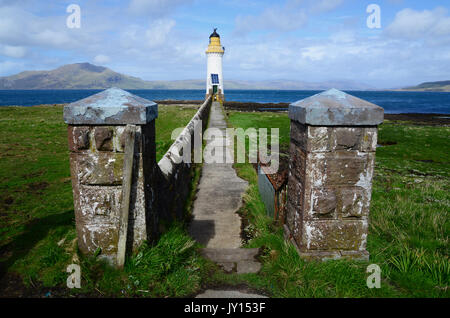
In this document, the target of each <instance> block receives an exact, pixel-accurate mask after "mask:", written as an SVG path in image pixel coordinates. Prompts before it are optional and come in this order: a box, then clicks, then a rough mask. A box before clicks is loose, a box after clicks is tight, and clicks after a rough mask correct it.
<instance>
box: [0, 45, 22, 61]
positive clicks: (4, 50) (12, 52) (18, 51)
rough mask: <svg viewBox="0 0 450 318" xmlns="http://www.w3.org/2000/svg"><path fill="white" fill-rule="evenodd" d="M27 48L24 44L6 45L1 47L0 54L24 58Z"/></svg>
mask: <svg viewBox="0 0 450 318" xmlns="http://www.w3.org/2000/svg"><path fill="white" fill-rule="evenodd" d="M26 53H27V50H26V49H25V48H24V47H22V46H11V45H4V46H1V47H0V54H1V55H4V56H8V57H14V58H22V57H24V56H25V54H26Z"/></svg>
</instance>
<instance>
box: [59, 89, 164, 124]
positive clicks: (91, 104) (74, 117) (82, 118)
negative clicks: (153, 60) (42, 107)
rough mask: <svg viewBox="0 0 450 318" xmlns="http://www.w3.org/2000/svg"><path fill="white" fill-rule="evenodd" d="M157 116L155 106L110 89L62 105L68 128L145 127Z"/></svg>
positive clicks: (144, 100)
mask: <svg viewBox="0 0 450 318" xmlns="http://www.w3.org/2000/svg"><path fill="white" fill-rule="evenodd" d="M157 117H158V105H157V104H156V103H154V102H152V101H150V100H148V99H145V98H141V97H139V96H136V95H133V94H131V93H129V92H127V91H124V90H123V89H120V88H117V87H113V88H109V89H106V90H104V91H102V92H100V93H98V94H95V95H92V96H89V97H86V98H84V99H81V100H79V101H76V102H73V103H71V104H68V105H66V106H64V121H65V122H66V123H67V124H70V125H126V124H135V125H145V124H147V123H149V122H151V121H152V120H154V119H155V118H157Z"/></svg>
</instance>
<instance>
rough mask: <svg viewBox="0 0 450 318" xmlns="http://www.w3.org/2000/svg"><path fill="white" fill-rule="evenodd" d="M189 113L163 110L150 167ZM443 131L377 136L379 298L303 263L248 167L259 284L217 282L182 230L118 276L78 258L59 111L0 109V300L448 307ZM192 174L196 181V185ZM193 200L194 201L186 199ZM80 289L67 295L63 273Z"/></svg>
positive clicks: (448, 133) (353, 279)
mask: <svg viewBox="0 0 450 318" xmlns="http://www.w3.org/2000/svg"><path fill="white" fill-rule="evenodd" d="M194 113H195V109H194V108H189V107H173V106H160V107H159V118H158V119H157V121H156V130H157V157H158V160H159V159H160V158H161V157H162V155H163V154H164V153H165V151H166V150H167V149H168V147H169V146H170V144H171V143H172V141H171V139H170V136H171V133H172V130H173V129H174V128H176V127H181V126H183V125H185V124H186V123H187V122H188V121H189V119H190V118H191V117H192V116H193V114H194ZM228 121H229V123H230V125H232V126H234V127H242V128H248V127H254V128H259V127H261V128H271V127H277V128H280V148H281V149H287V145H288V144H289V120H288V118H287V115H286V114H275V113H240V112H229V117H228ZM449 137H450V128H449V127H439V126H416V125H414V124H412V123H408V122H397V123H394V122H385V123H384V124H383V125H382V126H381V127H380V135H379V143H380V144H381V145H384V146H383V147H381V148H378V150H377V158H376V169H375V176H374V184H373V198H372V206H371V223H370V224H371V225H370V233H369V238H368V250H369V252H370V254H371V260H370V263H376V264H378V265H380V267H381V268H382V285H381V289H368V288H367V287H366V277H367V275H368V274H367V273H366V267H367V265H368V264H369V263H365V262H348V261H332V262H326V263H316V262H304V261H302V260H301V259H300V258H299V257H298V255H297V252H296V251H295V249H294V248H293V247H292V246H291V245H290V244H287V243H286V242H285V241H284V239H283V234H282V229H281V227H280V226H279V225H278V224H276V223H275V222H273V221H272V220H271V219H270V218H268V217H267V216H266V214H265V207H264V205H263V203H262V202H261V200H260V198H259V193H258V188H257V175H256V173H255V170H254V168H253V166H252V165H250V164H236V169H237V171H238V174H239V175H240V176H241V177H242V178H245V179H246V180H248V181H249V184H250V187H249V189H248V191H247V193H246V195H245V204H244V206H243V207H242V209H241V210H240V213H241V214H242V215H243V216H244V217H245V218H247V219H248V220H249V225H248V226H247V227H246V229H245V231H246V234H247V235H248V236H249V237H251V240H250V241H249V243H248V247H260V248H262V251H263V254H262V256H261V261H262V263H263V267H262V270H261V272H260V273H259V274H244V275H237V274H224V273H223V272H222V271H220V270H218V268H217V266H215V265H214V264H212V263H210V262H208V261H206V260H205V259H203V258H202V257H200V256H199V254H198V251H197V247H198V246H197V244H195V243H194V242H193V240H192V239H191V238H190V237H189V236H188V235H187V233H186V231H185V228H184V225H183V224H175V225H174V226H173V227H172V228H171V229H170V230H169V231H168V232H167V233H166V234H164V235H163V236H162V238H161V239H160V240H159V242H158V243H157V244H156V245H154V246H143V247H142V248H141V250H140V251H139V252H138V253H137V254H135V255H133V256H132V257H130V258H128V260H127V263H126V266H125V269H124V271H118V270H115V269H112V268H111V267H109V266H107V265H106V264H104V263H102V262H99V261H98V259H97V258H96V257H90V258H87V257H83V256H81V255H80V254H79V253H77V247H76V233H75V221H74V212H73V200H72V189H71V183H70V172H69V160H68V150H67V128H66V125H65V124H64V123H63V121H62V107H61V106H38V107H0V159H1V160H0V169H1V170H0V171H1V172H0V269H1V270H0V296H4V295H9V296H14V295H16V296H38V297H44V296H49V297H54V296H64V297H67V296H70V295H72V294H73V295H74V296H76V295H82V296H95V297H106V296H114V297H130V296H132V297H182V296H190V295H194V294H196V293H197V292H198V291H199V290H201V289H203V288H205V287H214V286H224V285H239V286H246V287H247V288H249V289H251V290H254V291H258V292H260V293H263V294H266V295H268V296H272V297H448V296H449V291H448V286H449V271H450V266H449V259H448V255H449V242H448V236H449V215H448V213H449V205H450V196H449V193H450V192H449V185H450V184H449V183H450V182H449V180H450V178H449V177H450V176H449V174H450V164H449V156H448V149H450V138H449ZM198 172H199V171H198V169H196V174H195V176H196V177H195V180H194V181H193V183H195V182H196V180H198ZM190 198H191V199H192V198H193V195H191V196H190ZM73 262H77V263H79V264H80V265H81V270H82V284H81V285H82V288H81V289H79V290H78V289H73V290H69V289H67V288H66V287H65V285H66V279H67V276H68V274H67V273H66V267H67V265H68V264H70V263H73Z"/></svg>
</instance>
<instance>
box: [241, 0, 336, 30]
mask: <svg viewBox="0 0 450 318" xmlns="http://www.w3.org/2000/svg"><path fill="white" fill-rule="evenodd" d="M342 3H343V0H320V1H317V0H287V1H286V2H285V3H284V5H274V6H271V7H268V8H266V9H265V10H263V11H262V12H261V13H260V14H258V15H239V16H237V17H236V27H235V34H246V33H248V32H251V31H254V30H269V31H279V32H287V31H294V30H298V29H300V28H302V27H304V26H305V25H306V24H307V23H308V18H309V16H310V15H315V14H320V13H323V12H328V11H331V10H334V9H336V8H337V7H339V6H340V5H341V4H342Z"/></svg>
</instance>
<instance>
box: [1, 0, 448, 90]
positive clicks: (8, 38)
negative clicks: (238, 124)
mask: <svg viewBox="0 0 450 318" xmlns="http://www.w3.org/2000/svg"><path fill="white" fill-rule="evenodd" d="M72 4H75V5H78V6H79V8H80V24H79V28H77V27H73V26H74V25H73V23H72V24H71V23H69V24H68V23H67V20H68V18H70V16H71V14H73V11H72V10H69V12H67V11H68V7H69V6H70V5H72ZM370 4H375V5H377V6H378V8H379V9H380V15H379V17H380V25H378V26H379V28H369V26H372V27H373V25H372V24H373V23H372V24H371V23H369V24H368V22H367V20H368V17H369V16H372V14H373V13H374V11H372V10H369V12H367V8H368V6H369V5H370ZM449 9H450V1H447V0H446V1H434V0H428V1H422V0H411V1H408V0H371V1H365V0H286V1H264V0H128V1H125V0H123V1H119V0H108V1H100V0H70V1H59V0H51V1H38V0H0V76H8V75H12V74H16V73H18V72H21V71H25V70H50V69H54V68H56V67H59V66H61V65H64V64H70V63H80V62H89V63H92V64H95V65H102V66H105V67H108V68H111V69H112V70H114V71H116V72H120V73H124V74H127V75H132V76H137V77H140V78H142V79H144V80H183V79H202V78H204V77H205V76H206V56H205V50H206V47H207V45H208V38H209V35H210V34H211V33H212V31H213V28H217V32H218V33H219V34H220V36H221V42H222V45H223V46H225V49H226V50H225V55H224V58H223V73H224V79H225V80H227V79H228V80H255V81H258V80H282V79H285V80H298V81H306V82H323V81H330V80H352V81H358V82H361V83H364V84H367V85H370V86H372V87H374V88H396V87H404V86H408V85H415V84H419V83H421V82H426V81H439V80H450V12H449ZM69 20H70V21H72V22H73V21H75V20H73V19H72V18H70V19H69ZM369 20H370V21H372V22H374V21H376V20H373V19H372V18H370V19H369ZM370 21H369V22H370ZM75 26H76V25H75Z"/></svg>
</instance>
